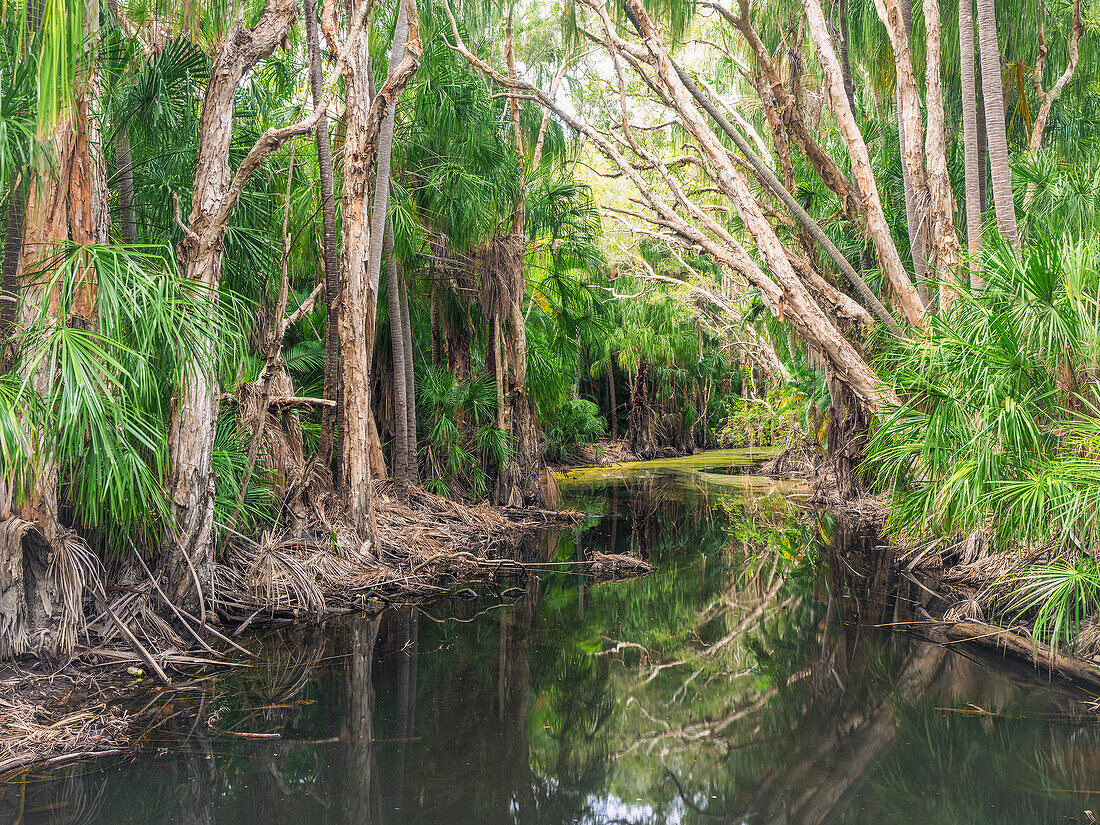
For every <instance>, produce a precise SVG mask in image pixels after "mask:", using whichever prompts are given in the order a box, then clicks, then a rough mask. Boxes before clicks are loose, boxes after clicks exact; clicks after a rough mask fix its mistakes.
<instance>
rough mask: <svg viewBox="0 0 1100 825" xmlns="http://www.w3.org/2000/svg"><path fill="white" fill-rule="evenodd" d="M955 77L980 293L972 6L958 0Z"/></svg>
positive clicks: (969, 233)
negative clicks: (958, 97)
mask: <svg viewBox="0 0 1100 825" xmlns="http://www.w3.org/2000/svg"><path fill="white" fill-rule="evenodd" d="M959 77H960V82H961V87H962V120H963V166H964V170H965V175H966V242H967V247H968V250H969V252H970V286H971V287H972V288H974V289H981V288H982V286H983V284H982V275H981V267H980V265H979V263H978V250H979V248H980V247H981V231H982V190H981V176H980V174H979V172H978V169H979V164H980V163H981V162H982V158H981V156H980V155H979V154H978V90H977V88H976V87H975V84H974V3H973V0H959Z"/></svg>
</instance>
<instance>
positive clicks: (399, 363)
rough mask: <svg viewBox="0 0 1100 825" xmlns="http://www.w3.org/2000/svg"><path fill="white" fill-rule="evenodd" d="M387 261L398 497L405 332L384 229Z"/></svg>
mask: <svg viewBox="0 0 1100 825" xmlns="http://www.w3.org/2000/svg"><path fill="white" fill-rule="evenodd" d="M383 254H384V255H385V258H386V297H387V299H388V303H389V309H390V348H391V350H392V353H393V356H392V357H393V432H394V437H393V450H392V462H393V468H392V469H393V480H394V482H395V487H396V490H397V494H398V496H401V497H404V496H406V495H407V494H408V485H409V410H408V399H407V397H406V391H407V389H408V383H407V382H406V380H405V330H404V320H405V319H404V317H403V313H402V312H401V276H400V274H399V271H398V269H399V266H398V263H397V260H396V258H395V257H394V254H393V228H392V227H390V226H388V225H387V227H386V238H385V245H384V249H383Z"/></svg>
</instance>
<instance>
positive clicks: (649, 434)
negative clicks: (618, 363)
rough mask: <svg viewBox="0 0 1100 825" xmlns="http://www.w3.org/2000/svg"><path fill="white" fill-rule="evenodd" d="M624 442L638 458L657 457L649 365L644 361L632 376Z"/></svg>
mask: <svg viewBox="0 0 1100 825" xmlns="http://www.w3.org/2000/svg"><path fill="white" fill-rule="evenodd" d="M626 440H627V447H628V448H629V450H630V452H632V453H634V455H636V456H637V457H638V458H640V459H643V460H648V459H651V458H656V457H657V415H656V413H655V412H654V411H653V407H652V405H650V403H649V365H648V364H647V363H646V362H645V360H642V361H641V362H640V363H639V364H638V371H637V372H636V373H635V375H634V384H633V387H632V389H631V392H630V417H629V421H628V423H627V433H626Z"/></svg>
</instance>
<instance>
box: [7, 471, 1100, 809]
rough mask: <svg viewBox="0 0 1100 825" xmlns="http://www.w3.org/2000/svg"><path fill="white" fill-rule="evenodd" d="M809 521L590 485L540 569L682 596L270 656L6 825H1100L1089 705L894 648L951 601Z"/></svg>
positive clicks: (767, 492) (515, 602)
mask: <svg viewBox="0 0 1100 825" xmlns="http://www.w3.org/2000/svg"><path fill="white" fill-rule="evenodd" d="M712 466H713V465H712ZM785 493H789V490H786V489H775V487H774V485H773V484H772V483H771V482H769V481H767V480H761V479H753V478H752V477H749V476H742V477H738V476H733V475H719V474H716V473H712V472H709V469H708V468H707V467H699V466H692V467H689V468H687V469H684V468H678V467H675V466H667V465H665V466H661V467H657V468H642V469H641V470H637V469H636V470H631V471H629V472H626V471H622V470H619V471H617V475H613V476H610V477H601V478H597V479H592V478H587V479H583V480H579V481H578V482H577V483H576V484H574V485H572V486H570V487H568V488H567V495H568V496H569V502H568V503H570V504H571V505H572V506H575V507H578V508H580V509H583V510H585V511H586V512H588V513H591V514H593V517H592V518H591V519H589V520H588V521H587V522H586V523H585V524H583V525H581V526H580V527H578V528H576V529H571V530H568V531H565V532H563V533H562V534H560V535H555V536H550V537H547V539H546V540H545V541H544V542H543V543H541V544H540V545H539V546H538V547H537V548H532V549H531V550H530V551H529V552H530V553H531V554H532V560H534V559H540V560H542V561H563V560H568V559H571V558H575V557H577V556H578V555H579V554H582V553H585V552H591V551H594V550H601V551H603V552H620V553H624V552H633V553H636V554H639V555H642V556H645V557H647V558H649V559H650V560H651V561H652V562H654V563H655V564H656V565H657V568H658V569H657V572H656V573H654V574H653V575H651V576H649V577H647V578H644V579H638V580H634V581H629V582H620V583H603V584H597V583H594V582H592V581H589V580H587V579H586V577H584V576H582V575H576V574H571V573H566V572H562V573H556V574H551V575H547V576H544V577H542V578H541V579H537V580H536V579H534V578H530V579H528V580H527V581H526V582H523V583H522V584H521V588H520V589H518V590H517V589H515V588H513V590H512V591H511V592H510V593H509V594H508V597H507V598H489V597H486V598H482V599H477V600H472V601H456V602H454V603H453V604H449V605H439V606H434V607H428V608H426V609H424V610H418V609H416V608H411V607H405V608H400V609H395V610H391V611H389V612H387V613H385V614H383V615H382V616H380V617H376V618H373V619H363V618H358V619H349V620H345V621H340V622H336V623H333V624H330V625H328V626H326V627H325V628H321V629H316V628H315V629H312V630H310V631H306V632H303V631H288V632H283V633H273V634H270V635H269V636H268V637H266V638H265V639H264V640H263V641H262V653H263V656H262V657H261V658H262V664H260V665H258V666H256V667H252V668H247V669H244V670H242V671H241V672H239V673H237V674H234V675H233V676H232V677H231V678H230V679H229V680H228V681H226V682H220V683H209V682H200V683H196V684H194V685H190V686H188V688H187V689H186V690H183V691H180V692H177V693H174V694H171V695H169V694H165V695H164V696H162V697H160V698H157V697H155V696H154V697H152V698H151V703H150V707H149V709H148V710H147V711H145V714H146V716H148V717H150V718H151V719H152V720H154V721H155V722H156V725H157V726H156V727H155V728H154V729H153V730H152V731H151V733H150V734H149V737H148V747H146V748H145V749H144V750H143V751H142V752H141V753H140V754H138V755H137V756H136V757H133V758H128V759H126V760H124V761H123V762H121V763H116V764H114V765H107V766H105V765H103V764H101V763H93V764H91V765H81V766H70V767H68V768H65V769H64V770H62V771H59V772H56V773H53V774H48V773H47V774H42V773H36V774H31V775H28V776H24V777H22V778H21V781H19V782H16V783H11V784H7V785H3V786H0V822H5V823H6V822H16V821H18V822H20V823H21V825H22V823H28V825H40V824H42V823H110V824H111V825H122V823H127V824H128V825H129V824H130V823H143V825H144V823H162V822H163V823H204V824H205V823H210V824H211V825H213V823H217V824H218V825H283V824H284V823H285V825H314V824H315V823H316V825H327V823H332V824H333V825H353V824H354V825H366V823H372V824H373V823H379V825H382V823H386V825H389V824H390V823H393V824H394V825H399V824H403V823H409V824H410V825H414V824H415V825H436V823H440V824H442V823H448V824H449V823H458V825H462V824H463V823H470V825H495V823H522V824H523V825H527V824H528V823H532V824H535V823H539V824H541V823H549V824H555V825H556V823H576V822H582V823H623V822H630V823H654V824H655V825H656V823H685V825H688V824H689V823H690V824H692V825H694V824H695V823H700V824H701V823H715V822H730V823H761V824H763V823H776V825H778V823H791V824H792V825H809V824H810V823H827V822H843V823H901V822H913V821H919V822H923V823H931V824H932V825H937V824H939V823H942V824H943V825H947V823H951V825H955V824H956V823H975V824H977V823H997V825H1006V824H1011V823H1025V822H1026V823H1033V822H1056V821H1066V818H1067V817H1068V818H1071V819H1072V818H1076V819H1078V820H1079V821H1087V819H1086V817H1085V815H1084V813H1083V811H1084V810H1085V809H1088V808H1092V807H1093V806H1094V805H1096V804H1100V800H1097V799H1096V798H1095V797H1093V796H1092V791H1093V789H1095V788H1096V787H1097V785H1098V783H1097V780H1098V779H1100V761H1098V757H1097V753H1100V750H1098V749H1097V746H1098V745H1100V742H1098V741H1097V740H1098V737H1097V728H1096V725H1095V720H1094V715H1093V714H1092V713H1091V712H1089V711H1088V710H1087V708H1086V707H1085V706H1083V705H1082V703H1081V699H1082V698H1083V697H1081V696H1080V695H1079V694H1077V693H1076V692H1075V691H1074V690H1073V689H1071V688H1069V687H1066V686H1064V685H1059V684H1051V683H1044V682H1042V681H1041V680H1039V679H1037V678H1036V677H1035V676H1034V675H1033V674H1032V673H1030V672H1029V671H1027V669H1026V668H1018V669H1013V668H1007V667H1005V666H1004V665H1003V664H1002V663H1000V662H990V661H987V660H984V659H983V660H976V659H971V658H967V657H965V656H963V655H960V654H959V653H957V652H955V651H953V650H949V649H946V648H944V647H941V646H937V645H932V644H927V643H924V642H921V641H917V640H914V639H912V638H910V637H908V636H906V635H903V634H901V633H897V632H891V631H890V630H888V629H884V628H883V627H882V626H883V625H893V624H895V623H898V622H903V621H906V620H908V619H909V618H911V617H912V616H913V614H914V610H916V608H917V606H918V605H921V604H924V603H926V601H927V599H928V598H929V595H928V592H927V589H926V587H925V586H924V585H922V584H919V583H916V582H914V581H912V580H911V579H908V578H905V577H899V575H898V573H897V571H896V570H895V568H894V565H893V564H892V560H891V559H890V558H889V556H888V555H887V554H886V553H885V552H884V551H883V550H882V549H881V548H879V547H877V546H876V538H875V536H874V535H872V534H870V533H868V532H867V531H866V530H865V529H863V528H861V527H860V526H859V525H856V524H849V523H845V522H840V523H837V522H835V521H834V520H832V519H829V518H827V517H822V516H816V515H814V514H810V513H804V512H798V511H797V510H794V509H793V508H792V507H791V506H790V504H789V499H788V498H786V497H785V496H784V494H785ZM563 569H564V568H563ZM254 644H259V642H258V641H254ZM271 734H278V738H271V737H270V735H271Z"/></svg>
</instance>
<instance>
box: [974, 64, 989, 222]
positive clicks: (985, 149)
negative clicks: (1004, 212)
mask: <svg viewBox="0 0 1100 825" xmlns="http://www.w3.org/2000/svg"><path fill="white" fill-rule="evenodd" d="M974 86H975V89H976V90H977V96H978V105H977V108H976V109H975V111H976V113H977V115H978V189H979V192H980V195H981V197H980V198H978V206H979V208H980V210H981V214H982V215H984V214H985V213H986V210H987V209H989V140H988V138H987V136H986V131H985V95H984V94H983V92H982V54H981V51H980V50H978V52H977V53H976V54H975V55H974Z"/></svg>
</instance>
